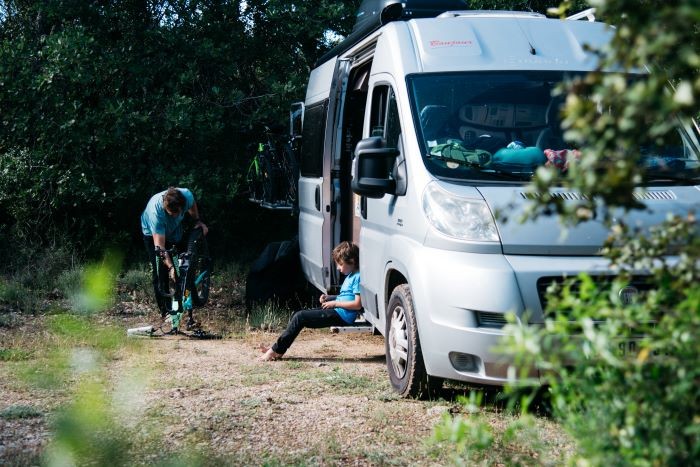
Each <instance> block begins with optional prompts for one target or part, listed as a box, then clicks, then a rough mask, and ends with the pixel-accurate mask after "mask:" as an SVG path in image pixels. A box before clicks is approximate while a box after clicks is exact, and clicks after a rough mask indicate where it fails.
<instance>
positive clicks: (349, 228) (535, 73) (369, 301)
mask: <svg viewBox="0 0 700 467" xmlns="http://www.w3.org/2000/svg"><path fill="white" fill-rule="evenodd" d="M462 6H463V4H462V2H460V1H459V0H447V1H445V0H434V1H428V0H423V1H410V0H404V1H403V2H398V1H393V0H365V1H364V2H363V4H362V6H361V9H360V12H359V14H358V22H357V25H356V27H355V29H354V30H353V32H352V34H351V35H350V36H348V38H347V39H346V40H345V41H344V42H342V43H341V44H339V45H338V46H337V47H336V48H335V49H333V50H332V51H331V52H330V53H329V54H327V55H326V56H324V57H322V59H321V60H320V61H319V63H318V65H317V67H316V68H315V69H314V70H313V71H312V72H311V76H310V78H309V84H308V89H307V93H306V99H305V102H304V103H303V104H301V103H300V104H297V105H296V106H295V108H294V112H293V115H294V116H293V119H294V118H297V117H298V118H299V119H303V126H302V125H300V123H301V122H300V121H296V122H292V123H293V125H292V127H293V128H294V127H296V128H303V129H302V130H301V132H302V146H301V153H300V170H301V177H300V180H299V243H300V252H301V262H302V267H303V270H304V273H305V275H306V277H307V279H308V280H309V281H310V282H311V283H313V284H314V285H315V286H316V287H318V288H319V289H320V290H322V291H328V290H333V289H335V288H337V287H338V285H339V284H340V283H341V280H342V278H341V277H338V276H337V272H336V270H335V268H334V267H333V264H332V259H331V250H332V248H333V246H334V245H335V244H337V243H338V242H340V241H343V240H350V241H353V242H356V243H358V244H359V246H360V263H361V277H362V284H361V291H362V301H363V304H364V317H365V319H366V320H367V321H368V322H369V323H370V324H371V325H372V326H373V327H374V328H375V330H376V331H377V332H379V333H381V334H382V335H383V336H384V339H385V342H386V356H387V357H386V358H387V367H388V371H389V375H390V379H391V383H392V385H393V386H394V388H395V389H396V390H397V391H398V392H399V393H400V394H402V395H404V396H420V395H423V394H425V393H426V392H428V391H429V390H430V389H431V388H432V387H434V386H435V385H437V384H440V382H441V381H442V379H444V378H449V379H454V380H461V381H469V382H478V383H486V384H503V383H504V382H505V381H506V379H507V367H508V364H507V362H503V361H502V357H501V356H500V355H498V354H496V353H495V352H494V351H493V347H494V345H495V344H496V343H497V342H498V340H499V338H500V337H501V336H502V335H503V326H504V325H505V323H506V318H505V315H506V314H507V313H514V314H515V316H516V317H518V318H520V317H522V316H523V315H524V314H525V313H526V312H527V313H528V315H529V319H530V321H531V322H542V321H543V319H544V315H543V310H544V309H545V303H544V300H545V295H544V291H545V290H546V289H547V287H548V285H549V284H551V283H552V282H554V281H560V280H561V279H562V277H564V276H575V275H576V274H577V273H579V272H581V271H587V272H589V273H591V274H593V275H597V274H600V275H606V274H609V273H610V272H609V269H608V263H607V261H606V260H605V259H604V258H602V257H601V256H600V255H599V249H600V246H601V244H602V242H603V241H604V239H605V238H606V236H607V233H608V232H607V230H606V229H605V228H604V227H603V226H602V225H601V224H600V222H597V221H595V220H594V221H591V222H587V223H585V224H583V225H581V226H579V227H578V228H576V229H573V230H571V231H569V233H568V235H566V236H563V235H561V227H560V226H559V224H558V222H557V219H555V218H553V217H550V218H547V217H544V218H540V219H539V220H537V221H536V222H531V223H526V224H519V223H517V222H516V221H515V220H514V219H516V218H517V217H518V213H519V212H522V209H523V208H524V206H525V204H526V203H527V202H528V196H527V195H526V193H525V186H526V184H527V183H528V181H529V180H530V179H531V177H532V174H533V172H534V171H535V170H536V169H537V167H539V166H541V165H555V166H557V167H560V168H561V169H562V170H565V169H566V164H567V161H568V160H570V158H573V157H576V156H577V152H576V149H575V148H571V147H568V146H567V143H566V142H565V141H564V140H563V139H562V137H561V130H560V107H561V104H562V102H561V99H560V98H558V97H556V96H553V91H554V89H555V87H556V86H557V84H558V83H559V82H561V81H562V80H563V79H565V78H567V77H570V76H573V75H576V74H581V73H586V72H588V71H590V70H593V69H594V68H595V67H596V58H595V56H594V55H592V54H591V53H589V52H588V51H587V50H588V49H587V47H586V45H587V44H590V45H593V46H599V45H601V44H604V43H605V42H606V41H608V40H609V38H610V34H611V31H610V28H609V27H607V26H606V25H604V24H601V23H599V22H595V21H594V20H593V18H591V17H590V14H587V13H585V14H583V15H577V17H575V18H570V19H569V20H559V19H548V18H545V17H544V16H542V15H539V14H536V13H527V12H500V11H461V9H462ZM677 143H678V144H677V145H676V146H674V147H668V148H664V152H663V153H659V151H658V149H657V150H654V151H651V152H650V153H649V154H647V155H646V156H648V157H647V159H648V163H649V164H653V163H658V164H659V165H663V166H664V167H665V170H666V171H669V170H671V171H673V175H674V176H673V177H665V180H666V181H667V180H669V179H670V178H674V179H677V180H684V181H682V182H679V183H675V184H673V185H672V186H670V185H669V184H668V183H667V182H665V184H649V186H647V187H646V188H647V189H646V190H644V191H640V193H639V199H640V201H643V202H644V203H646V205H647V207H648V209H647V210H645V211H640V212H638V213H633V214H629V216H630V217H629V220H630V222H635V223H640V224H651V223H658V222H661V221H662V220H663V219H664V218H665V217H666V215H667V213H669V212H676V213H684V212H687V211H688V210H691V209H697V208H698V207H700V187H699V186H698V185H700V182H699V181H698V180H697V179H695V178H693V177H696V176H697V170H698V153H699V148H700V145H699V142H698V134H697V130H696V128H693V127H690V126H688V127H683V126H682V125H681V126H680V129H679V132H678V142H677ZM688 174H690V175H688ZM557 196H561V197H562V198H564V199H571V200H573V201H575V200H576V199H577V198H578V197H579V196H580V195H579V194H577V193H572V192H564V191H559V192H558V193H557ZM497 212H499V213H505V214H507V215H508V216H507V217H508V218H509V220H508V221H505V220H504V219H503V218H502V217H500V216H497V215H495V213H497ZM635 287H636V289H639V288H641V287H643V284H639V285H636V284H631V285H630V286H629V288H627V289H626V290H625V293H626V294H627V293H631V292H634V290H636V289H635ZM532 371H533V373H534V372H536V370H535V369H533V370H532ZM534 376H536V373H535V374H534Z"/></svg>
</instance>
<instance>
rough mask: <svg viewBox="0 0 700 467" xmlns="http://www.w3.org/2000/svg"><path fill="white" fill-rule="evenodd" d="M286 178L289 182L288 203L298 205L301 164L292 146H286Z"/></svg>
mask: <svg viewBox="0 0 700 467" xmlns="http://www.w3.org/2000/svg"><path fill="white" fill-rule="evenodd" d="M284 158H285V164H286V169H285V172H286V173H285V176H286V180H287V201H288V203H289V204H292V205H294V204H296V202H297V198H298V191H299V164H298V163H297V159H296V157H295V156H294V151H293V150H292V146H291V145H290V144H286V145H285V146H284Z"/></svg>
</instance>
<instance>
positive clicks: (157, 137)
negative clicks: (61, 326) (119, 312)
mask: <svg viewBox="0 0 700 467" xmlns="http://www.w3.org/2000/svg"><path fill="white" fill-rule="evenodd" d="M355 6H356V2H349V1H347V2H321V3H320V4H314V5H311V4H309V3H308V2H300V3H299V4H298V5H296V4H294V3H289V2H278V1H265V2H262V1H246V2H242V1H222V2H211V1H204V0H200V1H190V0H180V1H166V0H143V1H130V2H116V3H115V2H109V1H100V0H98V1H95V2H84V1H80V0H51V1H43V0H42V1H39V0H23V1H19V0H10V1H7V0H6V1H2V2H0V109H2V118H1V119H0V214H2V215H3V217H4V218H5V219H6V220H7V221H8V222H6V223H3V228H2V230H0V234H4V236H5V239H6V240H7V239H16V240H18V241H19V242H20V243H23V244H27V243H29V242H31V243H32V247H34V248H36V247H37V246H41V245H45V244H47V243H48V242H49V241H50V240H51V239H52V238H53V237H54V236H55V233H56V232H62V233H65V234H67V235H68V236H69V237H71V238H72V239H73V241H74V242H75V243H76V245H78V246H80V247H81V248H83V249H84V248H88V249H90V250H92V251H94V252H99V251H101V249H102V245H103V244H104V243H112V242H115V241H121V242H127V243H128V241H129V240H130V239H135V238H136V237H137V236H138V230H137V229H138V228H137V225H136V224H137V222H136V219H137V218H138V215H139V214H140V211H141V209H143V205H144V204H145V202H146V200H147V199H148V196H150V194H152V193H154V192H156V191H158V190H161V189H163V188H165V187H167V186H168V185H182V186H188V187H190V188H193V189H194V191H195V193H196V195H197V197H198V199H200V200H202V202H203V204H204V207H205V215H206V216H207V218H208V221H209V222H210V224H213V225H214V226H216V227H217V228H216V229H215V230H216V231H218V232H233V231H236V230H237V226H236V225H234V224H232V220H231V216H230V215H226V214H224V213H226V212H227V211H228V210H230V208H231V206H232V205H236V203H238V198H237V195H238V190H237V187H238V185H239V182H240V177H241V172H242V168H243V166H244V165H245V162H246V159H247V158H248V157H249V153H248V151H247V143H248V142H251V141H254V140H256V139H257V138H259V137H260V134H259V133H256V131H257V129H258V128H259V125H258V124H259V123H267V124H270V123H275V122H280V123H281V122H285V121H286V119H287V109H288V105H289V103H290V102H291V101H293V100H299V99H301V98H302V97H303V92H304V87H305V80H306V78H307V77H308V72H309V69H310V68H311V66H312V65H313V63H314V61H315V60H316V58H317V57H318V56H319V55H320V54H322V53H323V52H325V51H326V50H328V48H329V47H330V46H331V45H332V44H331V43H329V42H328V41H327V40H326V39H325V38H324V32H326V31H334V32H336V33H339V34H343V33H346V32H347V31H349V29H350V28H351V26H352V21H353V17H352V14H351V12H354V9H355ZM237 207H239V206H237ZM3 243H7V242H3ZM134 243H137V242H134Z"/></svg>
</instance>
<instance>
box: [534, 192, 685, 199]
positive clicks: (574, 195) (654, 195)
mask: <svg viewBox="0 0 700 467" xmlns="http://www.w3.org/2000/svg"><path fill="white" fill-rule="evenodd" d="M551 195H552V198H560V199H563V200H566V201H584V200H587V199H588V196H586V195H584V194H582V193H578V192H576V191H557V192H553V193H551ZM520 196H521V197H522V198H523V199H527V200H533V199H539V198H541V197H542V193H532V192H525V191H521V192H520ZM634 199H636V200H637V201H673V200H675V199H677V198H676V194H675V193H674V192H672V191H670V190H649V191H645V192H635V193H634Z"/></svg>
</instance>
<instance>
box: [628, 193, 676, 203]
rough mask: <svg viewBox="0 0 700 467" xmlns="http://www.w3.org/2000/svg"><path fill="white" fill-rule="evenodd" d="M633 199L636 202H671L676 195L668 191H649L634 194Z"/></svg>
mask: <svg viewBox="0 0 700 467" xmlns="http://www.w3.org/2000/svg"><path fill="white" fill-rule="evenodd" d="M634 198H635V199H636V200H638V201H673V200H674V199H676V194H675V193H674V192H672V191H669V190H650V191H647V192H644V193H638V192H635V193H634Z"/></svg>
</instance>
